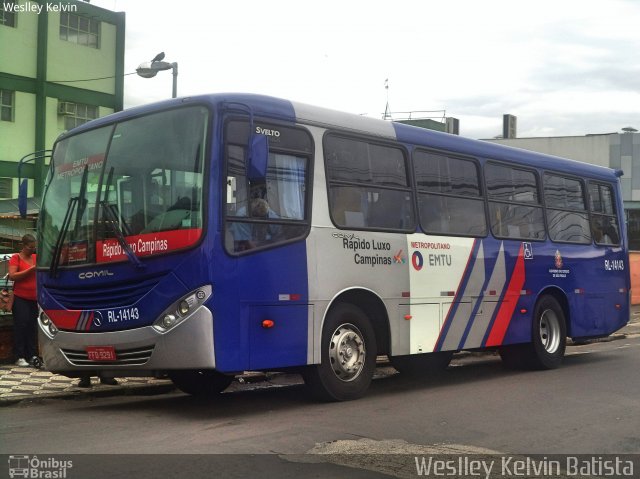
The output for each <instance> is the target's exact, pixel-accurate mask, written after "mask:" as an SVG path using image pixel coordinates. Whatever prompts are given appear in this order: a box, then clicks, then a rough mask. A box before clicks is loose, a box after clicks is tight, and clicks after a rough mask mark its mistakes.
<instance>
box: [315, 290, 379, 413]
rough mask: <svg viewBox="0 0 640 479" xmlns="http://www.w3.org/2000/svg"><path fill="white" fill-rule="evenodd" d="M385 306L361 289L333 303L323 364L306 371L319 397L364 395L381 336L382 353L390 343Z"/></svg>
mask: <svg viewBox="0 0 640 479" xmlns="http://www.w3.org/2000/svg"><path fill="white" fill-rule="evenodd" d="M378 301H379V304H378ZM381 307H382V308H384V304H383V303H382V301H381V300H380V299H379V298H377V297H376V296H375V295H374V294H373V293H367V292H362V291H361V290H360V291H353V290H352V291H348V292H345V293H343V294H341V295H339V296H338V297H336V298H335V299H334V300H333V301H332V303H331V305H330V307H329V308H328V309H327V313H326V315H325V318H324V322H323V325H322V339H321V341H320V345H319V347H320V349H319V350H320V363H319V364H315V365H311V366H308V367H307V368H305V370H304V371H303V377H304V380H305V383H306V384H307V386H308V387H309V390H310V392H311V393H312V395H313V396H314V397H315V398H317V399H320V400H324V401H347V400H351V399H357V398H359V397H361V396H363V395H364V393H365V392H366V390H367V389H368V388H369V385H370V383H371V380H372V378H373V373H374V371H375V368H376V356H377V354H378V352H379V350H380V349H379V348H378V341H379V340H378V337H380V338H381V340H382V342H381V343H380V344H381V346H382V347H381V349H382V350H385V349H386V347H385V346H384V342H385V341H386V342H388V339H386V338H388V333H386V332H385V331H384V326H385V324H384V319H386V310H384V309H383V310H381V309H380V308H381ZM383 313H384V314H383Z"/></svg>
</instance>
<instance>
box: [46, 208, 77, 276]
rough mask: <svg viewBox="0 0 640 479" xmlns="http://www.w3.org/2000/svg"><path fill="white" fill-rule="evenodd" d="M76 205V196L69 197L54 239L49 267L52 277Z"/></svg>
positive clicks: (58, 262) (54, 274)
mask: <svg viewBox="0 0 640 479" xmlns="http://www.w3.org/2000/svg"><path fill="white" fill-rule="evenodd" d="M77 205H78V197H77V196H74V197H73V198H69V205H68V206H67V212H66V213H65V215H64V220H63V221H62V226H61V227H60V233H58V239H57V240H56V246H55V247H54V249H53V258H52V259H51V268H50V269H49V276H50V277H52V278H55V277H56V273H57V271H58V266H59V264H60V256H61V255H62V245H63V243H64V238H65V236H67V231H68V230H69V225H70V224H71V218H72V216H73V210H75V208H76V206H77Z"/></svg>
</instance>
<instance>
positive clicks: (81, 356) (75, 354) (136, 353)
mask: <svg viewBox="0 0 640 479" xmlns="http://www.w3.org/2000/svg"><path fill="white" fill-rule="evenodd" d="M61 351H62V354H64V355H65V357H66V358H67V359H68V360H69V362H70V363H71V364H73V365H74V366H142V365H144V364H145V363H146V362H147V361H149V358H151V354H153V346H147V347H145V348H138V349H126V350H122V351H118V350H116V357H117V358H118V359H116V360H115V361H92V360H90V359H89V357H88V356H87V352H86V351H76V350H73V349H62V350H61Z"/></svg>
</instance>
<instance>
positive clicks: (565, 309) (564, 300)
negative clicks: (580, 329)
mask: <svg viewBox="0 0 640 479" xmlns="http://www.w3.org/2000/svg"><path fill="white" fill-rule="evenodd" d="M543 296H552V297H553V298H555V300H556V301H557V302H558V304H559V305H560V307H561V308H562V313H563V315H564V321H565V329H566V336H568V337H571V309H570V308H569V299H568V297H567V294H566V293H565V292H564V291H563V290H561V289H560V288H557V287H554V286H551V287H548V288H545V289H543V290H542V291H540V293H539V294H538V297H537V298H536V303H535V304H536V305H537V304H538V302H539V301H540V300H541V299H542V297H543ZM534 312H535V309H534Z"/></svg>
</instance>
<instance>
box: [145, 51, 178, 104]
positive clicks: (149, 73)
mask: <svg viewBox="0 0 640 479" xmlns="http://www.w3.org/2000/svg"><path fill="white" fill-rule="evenodd" d="M163 59H164V52H162V53H158V54H157V55H156V57H155V58H154V59H153V60H151V61H150V62H144V63H141V64H140V66H139V67H138V68H137V69H136V73H137V74H138V76H141V77H142V78H153V77H154V76H156V75H157V74H158V72H160V71H163V70H173V72H172V73H173V89H172V90H171V98H175V97H176V96H178V64H177V63H176V62H173V63H169V62H165V61H162V60H163Z"/></svg>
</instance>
